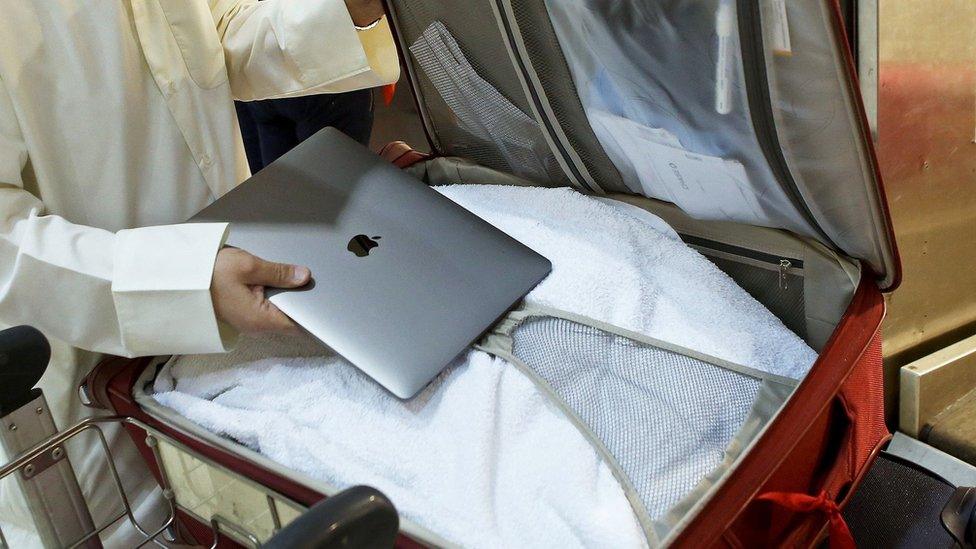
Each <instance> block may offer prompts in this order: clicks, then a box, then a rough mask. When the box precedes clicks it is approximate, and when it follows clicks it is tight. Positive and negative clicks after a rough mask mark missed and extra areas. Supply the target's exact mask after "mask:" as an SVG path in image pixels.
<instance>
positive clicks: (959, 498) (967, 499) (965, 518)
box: [941, 486, 976, 549]
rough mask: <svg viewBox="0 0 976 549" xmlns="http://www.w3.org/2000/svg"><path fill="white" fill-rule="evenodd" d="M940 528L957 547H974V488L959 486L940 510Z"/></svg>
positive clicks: (975, 515) (975, 521) (975, 530)
mask: <svg viewBox="0 0 976 549" xmlns="http://www.w3.org/2000/svg"><path fill="white" fill-rule="evenodd" d="M941 518H942V526H944V527H945V529H946V531H948V532H949V534H950V535H951V536H952V537H953V539H955V540H956V543H957V544H959V547H963V548H966V549H968V548H970V547H974V546H976V488H971V487H967V486H960V487H959V488H956V491H955V492H953V494H952V497H950V498H949V502H948V503H946V506H945V507H944V508H943V509H942V516H941Z"/></svg>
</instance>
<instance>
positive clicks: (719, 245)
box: [679, 234, 803, 270]
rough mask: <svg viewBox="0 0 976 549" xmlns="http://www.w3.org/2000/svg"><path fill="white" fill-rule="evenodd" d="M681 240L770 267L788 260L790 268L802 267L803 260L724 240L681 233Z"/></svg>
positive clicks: (778, 267) (780, 264)
mask: <svg viewBox="0 0 976 549" xmlns="http://www.w3.org/2000/svg"><path fill="white" fill-rule="evenodd" d="M679 236H681V240H683V241H684V242H685V243H686V244H689V245H691V246H694V247H696V248H703V249H706V250H711V251H715V252H722V253H727V254H730V255H737V256H740V257H744V258H747V259H751V260H753V261H759V262H761V263H766V264H768V265H770V266H771V267H775V268H776V269H780V268H781V267H782V266H783V263H782V262H783V261H789V262H790V270H794V269H802V268H803V260H802V259H796V258H793V257H783V256H779V255H774V254H769V253H766V252H761V251H758V250H753V249H750V248H743V247H741V246H736V245H734V244H726V243H724V242H716V241H714V240H708V239H705V238H700V237H697V236H691V235H686V234H681V235H679Z"/></svg>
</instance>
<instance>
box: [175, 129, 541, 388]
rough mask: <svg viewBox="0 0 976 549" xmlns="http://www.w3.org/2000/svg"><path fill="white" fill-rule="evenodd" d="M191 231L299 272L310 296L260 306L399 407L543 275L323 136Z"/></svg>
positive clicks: (408, 181) (292, 295)
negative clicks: (302, 269)
mask: <svg viewBox="0 0 976 549" xmlns="http://www.w3.org/2000/svg"><path fill="white" fill-rule="evenodd" d="M190 221H192V222H208V221H227V222H230V223H231V229H230V237H229V239H228V244H229V245H232V246H236V247H239V248H241V249H244V250H247V251H248V252H250V253H252V254H254V255H256V256H258V257H261V258H262V259H265V260H268V261H277V262H283V263H294V264H299V265H306V266H308V267H309V268H310V269H311V271H312V278H313V281H312V282H311V283H310V284H309V285H307V286H306V287H304V288H301V289H299V290H295V291H276V292H269V295H270V296H271V297H270V300H271V302H272V303H274V304H275V305H276V306H277V307H278V308H280V309H281V310H282V311H283V312H284V313H285V314H287V315H288V316H290V317H291V318H292V319H294V320H295V322H297V323H298V324H299V325H301V326H302V327H303V328H305V329H306V330H308V331H309V332H310V333H311V334H312V335H314V336H315V337H317V338H319V339H320V340H321V341H322V342H323V343H325V344H326V345H328V346H329V347H331V348H332V349H333V350H335V351H336V352H337V353H338V354H340V355H341V356H343V357H344V358H345V359H346V360H348V361H349V362H351V363H352V364H354V365H355V366H356V367H358V368H359V369H360V370H362V371H363V372H365V373H366V374H367V375H369V376H370V377H372V378H373V379H374V380H376V381H377V382H379V383H380V384H381V385H383V386H384V387H386V388H387V389H388V390H389V391H390V392H392V393H393V394H395V395H396V396H398V397H400V398H409V397H411V396H413V395H414V394H416V393H417V391H419V390H420V389H421V388H422V387H424V385H426V384H427V383H428V382H429V381H430V380H431V379H433V378H434V376H436V375H437V374H438V373H439V372H440V371H441V370H442V369H443V368H444V367H445V366H447V365H448V364H450V363H451V361H452V360H453V359H454V358H455V357H457V356H458V355H459V354H460V353H461V352H462V351H464V350H465V349H466V348H467V347H468V346H469V345H471V343H473V342H474V341H476V340H477V339H478V338H479V337H480V336H481V335H482V334H483V333H484V332H485V331H487V330H488V329H489V328H490V327H491V326H492V324H494V323H495V322H496V321H497V320H498V319H499V318H500V317H501V316H503V315H504V314H505V313H506V312H507V311H508V310H509V309H511V308H512V306H513V305H514V304H515V303H516V302H518V301H519V300H520V299H521V298H522V297H523V296H524V295H525V294H526V293H528V292H529V290H531V289H532V288H533V287H534V286H535V285H536V284H538V283H539V282H540V281H541V280H542V279H543V278H545V276H546V275H547V274H548V273H549V271H550V269H551V265H550V263H549V261H548V260H547V259H545V258H544V257H542V256H541V255H539V254H537V253H535V252H534V251H532V250H531V249H529V248H528V247H526V246H525V245H523V244H521V243H519V242H518V241H516V240H515V239H513V238H511V237H510V236H508V235H507V234H505V233H504V232H502V231H500V230H499V229H497V228H495V227H494V226H492V225H490V224H489V223H487V222H486V221H484V220H482V219H481V218H479V217H477V216H476V215H474V214H472V213H471V212H469V211H467V210H465V209H464V208H462V207H461V206H459V205H457V204H455V203H454V202H452V201H451V200H450V199H448V198H446V197H444V196H442V195H441V194H440V193H438V192H437V191H435V190H433V189H431V188H430V187H428V186H427V185H425V184H424V183H422V182H421V181H419V180H417V179H415V178H413V177H412V176H410V175H408V174H407V173H405V172H403V171H402V170H399V169H397V168H395V167H394V166H393V165H391V164H389V163H387V162H386V161H384V160H382V159H381V158H380V157H378V156H376V155H374V154H373V153H371V152H370V151H369V150H367V149H366V148H365V147H363V146H362V145H360V144H359V143H357V142H355V141H353V140H352V139H350V138H348V137H346V136H345V135H343V134H342V133H341V132H339V131H337V130H335V129H332V128H326V129H324V130H322V131H320V132H318V133H317V134H315V135H313V136H312V137H311V138H309V139H307V140H306V141H304V142H303V143H302V144H300V145H299V146H298V147H296V148H295V149H293V150H292V151H290V152H288V153H287V154H285V155H284V156H282V157H281V158H279V159H278V160H276V161H275V162H273V163H272V164H270V165H268V166H266V167H265V168H264V169H263V170H261V171H260V172H258V173H257V174H256V175H254V176H253V177H251V178H250V179H248V180H247V181H245V182H244V183H242V184H241V185H239V186H238V187H236V188H235V189H233V190H232V191H230V192H229V193H227V194H226V195H224V196H223V197H221V198H220V199H219V200H217V201H216V202H214V203H213V204H212V205H210V206H209V207H207V208H205V209H204V210H203V211H201V212H200V213H198V214H197V215H195V216H194V217H193V218H192V219H191V220H190ZM272 294H273V295H272Z"/></svg>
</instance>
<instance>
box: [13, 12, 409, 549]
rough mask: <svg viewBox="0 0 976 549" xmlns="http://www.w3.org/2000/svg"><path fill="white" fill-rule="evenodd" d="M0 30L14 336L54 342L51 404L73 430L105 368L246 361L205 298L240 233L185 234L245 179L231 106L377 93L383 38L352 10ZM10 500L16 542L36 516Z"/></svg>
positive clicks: (391, 66)
mask: <svg viewBox="0 0 976 549" xmlns="http://www.w3.org/2000/svg"><path fill="white" fill-rule="evenodd" d="M0 13H2V14H3V15H2V17H0V328H2V327H4V326H10V325H17V324H30V325H33V326H35V327H37V328H39V329H41V330H42V331H43V332H44V333H45V334H46V335H47V336H48V337H49V338H50V339H51V342H52V346H53V358H52V360H51V364H50V366H49V368H48V372H47V374H46V375H45V377H44V379H43V380H42V382H41V387H42V388H43V389H44V390H45V393H46V396H47V399H48V401H49V403H50V405H51V408H52V411H53V413H54V414H55V419H56V421H57V422H58V424H59V426H60V427H62V428H64V427H67V426H68V425H69V424H71V423H73V422H75V421H77V420H78V419H79V418H81V417H82V416H83V415H85V414H86V413H87V412H86V411H85V410H84V409H82V408H81V407H80V405H79V402H78V397H77V390H76V388H77V383H78V381H79V379H80V378H81V377H82V376H83V375H84V374H85V373H86V372H87V371H88V370H89V369H90V368H91V367H92V366H93V365H94V364H95V363H96V362H97V361H98V360H99V358H100V357H101V354H102V353H111V354H116V355H123V356H140V355H156V354H171V353H202V352H215V351H222V350H225V349H227V348H228V347H229V346H231V345H232V344H233V341H234V339H235V334H234V333H233V330H231V329H229V328H228V327H226V326H222V325H220V323H219V322H218V321H217V320H216V318H215V315H214V311H213V305H212V302H211V299H210V292H209V287H210V278H211V274H212V270H213V262H214V257H215V255H216V252H217V249H218V248H219V247H220V245H221V243H222V242H223V239H224V238H225V236H226V232H227V229H228V228H227V227H226V226H224V225H223V224H196V225H188V224H179V223H181V222H182V221H184V220H185V219H187V218H188V217H190V216H191V215H193V214H194V213H195V212H197V211H198V210H200V209H201V208H203V207H204V206H206V205H207V204H208V203H210V202H211V201H212V200H214V199H215V198H216V197H218V196H220V195H222V194H224V193H225V192H227V191H228V190H230V189H231V188H233V187H234V186H235V185H237V184H238V183H240V182H241V181H242V180H243V179H245V178H246V177H247V176H248V175H249V172H248V168H247V163H246V160H245V156H244V151H243V146H242V143H241V138H240V132H239V129H238V126H237V119H236V116H235V111H234V106H233V103H232V99H235V98H236V99H242V100H253V99H264V98H271V97H288V96H297V95H306V94H311V93H323V92H326V93H328V92H340V91H347V90H351V89H358V88H363V87H372V86H378V85H382V84H386V83H390V82H393V81H395V80H396V79H397V77H398V75H399V64H398V62H397V58H396V49H395V46H394V44H393V40H392V37H391V35H390V31H389V27H388V26H387V25H386V23H385V22H383V23H382V24H380V25H378V26H377V27H375V28H373V29H371V30H369V31H357V30H356V29H355V28H354V27H353V24H352V21H351V18H350V17H349V14H348V12H347V11H346V8H345V4H344V2H343V1H342V0H266V1H264V2H261V3H257V2H256V1H255V0H210V1H209V2H207V1H205V0H122V1H120V0H0ZM230 230H233V228H232V227H231V228H230ZM117 458H118V459H119V460H120V461H124V462H129V463H131V464H137V462H138V460H137V459H135V458H134V457H133V456H131V455H123V456H117ZM73 459H74V461H75V468H76V470H77V472H78V473H79V476H81V477H82V485H83V487H86V488H87V489H89V490H90V491H91V492H92V493H93V494H94V500H93V505H94V507H96V508H97V507H100V506H101V507H104V506H105V505H111V504H112V502H114V501H115V498H114V496H113V492H112V490H113V488H112V487H111V486H110V485H109V483H108V482H106V481H107V479H108V477H107V476H106V471H105V469H104V468H102V467H99V466H98V464H97V461H98V460H97V459H94V458H91V457H88V456H82V455H75V456H74V457H73ZM2 461H5V459H4V458H3V456H2V453H0V462H2ZM142 474H143V475H144V473H142ZM11 485H12V484H11V481H10V479H8V480H7V481H4V482H3V483H2V484H0V526H4V531H5V533H7V532H8V529H13V528H15V527H16V525H17V524H23V520H24V519H25V517H26V510H25V509H23V507H22V506H19V505H16V504H14V503H12V494H11V490H10V487H11ZM8 524H12V525H11V526H9V527H7V525H8ZM7 535H8V541H10V542H11V543H12V544H13V546H18V545H17V544H16V543H14V541H13V540H11V539H9V538H10V537H11V534H9V533H7Z"/></svg>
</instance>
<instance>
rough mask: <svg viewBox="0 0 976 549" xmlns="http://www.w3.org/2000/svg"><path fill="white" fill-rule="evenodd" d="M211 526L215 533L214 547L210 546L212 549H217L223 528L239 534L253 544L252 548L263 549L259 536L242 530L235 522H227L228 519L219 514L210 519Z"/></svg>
mask: <svg viewBox="0 0 976 549" xmlns="http://www.w3.org/2000/svg"><path fill="white" fill-rule="evenodd" d="M210 526H211V527H212V528H213V531H214V541H213V545H211V546H210V549H217V544H218V543H219V542H220V527H221V526H223V527H224V528H226V529H227V530H230V531H231V532H233V533H235V534H237V535H238V536H241V537H242V538H244V539H245V540H247V541H249V542H250V543H251V547H254V549H261V542H260V541H258V538H257V536H255V535H254V534H252V533H250V532H248V531H247V530H245V529H243V528H241V527H240V526H237V525H236V524H234V523H233V522H231V521H229V520H227V519H226V518H224V517H222V516H220V515H218V514H215V515H213V516H212V517H210Z"/></svg>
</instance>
